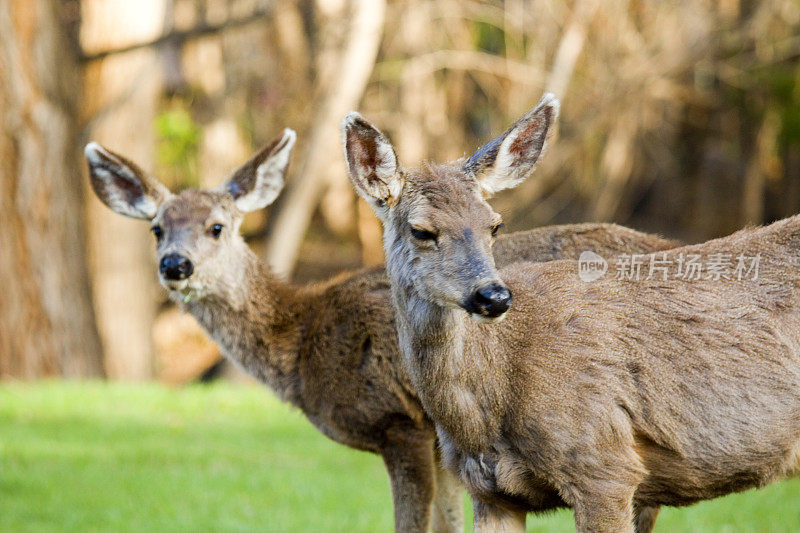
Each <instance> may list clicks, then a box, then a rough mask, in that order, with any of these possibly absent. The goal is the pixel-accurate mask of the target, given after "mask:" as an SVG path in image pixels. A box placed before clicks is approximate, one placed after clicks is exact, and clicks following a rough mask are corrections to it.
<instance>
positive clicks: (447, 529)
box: [433, 458, 464, 533]
mask: <svg viewBox="0 0 800 533" xmlns="http://www.w3.org/2000/svg"><path fill="white" fill-rule="evenodd" d="M435 469H436V495H435V496H434V499H433V533H456V532H459V531H463V530H464V497H463V488H462V486H461V483H459V481H458V479H457V478H456V476H455V475H453V473H452V472H450V470H448V469H447V468H445V466H444V465H443V464H442V463H441V461H440V460H438V458H437V461H436V466H435Z"/></svg>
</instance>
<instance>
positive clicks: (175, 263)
mask: <svg viewBox="0 0 800 533" xmlns="http://www.w3.org/2000/svg"><path fill="white" fill-rule="evenodd" d="M159 269H160V270H161V275H162V276H164V277H165V278H166V279H169V280H181V279H186V278H188V277H189V276H191V275H192V272H194V265H192V262H191V261H189V259H187V258H186V257H184V256H182V255H180V254H169V255H165V256H164V257H163V258H162V259H161V263H160V264H159Z"/></svg>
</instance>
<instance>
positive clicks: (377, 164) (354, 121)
mask: <svg viewBox="0 0 800 533" xmlns="http://www.w3.org/2000/svg"><path fill="white" fill-rule="evenodd" d="M341 128H342V143H343V144H344V157H345V160H346V161H347V172H348V174H350V181H352V183H353V187H354V188H355V189H356V191H357V192H358V194H359V195H360V196H361V197H362V198H364V199H365V200H366V201H367V203H368V204H370V205H371V206H372V208H373V209H375V210H378V209H382V208H384V207H386V206H390V205H392V204H394V203H395V202H396V201H397V199H398V198H399V197H400V192H401V191H402V189H403V173H402V169H401V168H400V164H399V163H398V161H397V154H396V153H395V150H394V147H393V146H392V143H390V142H389V140H388V139H387V138H386V137H385V136H384V135H383V134H382V133H381V132H380V131H379V130H378V129H377V128H376V127H375V126H373V125H372V124H370V123H369V122H368V121H367V120H366V119H365V118H364V117H362V116H361V115H359V114H358V113H356V112H351V113H349V114H348V115H347V116H346V117H344V119H343V120H342V125H341Z"/></svg>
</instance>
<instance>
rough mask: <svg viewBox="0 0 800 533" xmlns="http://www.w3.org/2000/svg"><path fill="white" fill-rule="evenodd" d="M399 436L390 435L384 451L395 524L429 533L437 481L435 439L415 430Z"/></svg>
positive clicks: (403, 532) (404, 530) (404, 532)
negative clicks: (435, 478)
mask: <svg viewBox="0 0 800 533" xmlns="http://www.w3.org/2000/svg"><path fill="white" fill-rule="evenodd" d="M389 433H392V431H390V432H389ZM394 433H396V434H399V433H403V431H396V432H394ZM397 437H398V438H392V436H389V438H388V439H387V444H386V446H384V449H383V451H382V456H383V461H384V463H385V464H386V470H387V471H388V472H389V480H390V483H391V487H392V501H393V502H394V528H395V531H397V532H400V533H426V532H427V531H428V525H429V523H430V510H431V503H432V501H433V493H434V484H435V480H434V472H433V469H434V466H433V463H434V460H433V446H434V444H433V442H434V441H433V439H432V438H431V437H430V436H422V435H419V432H417V431H414V430H406V435H404V436H403V437H400V436H399V435H397ZM415 437H416V438H415Z"/></svg>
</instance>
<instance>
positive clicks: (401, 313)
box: [342, 95, 800, 533]
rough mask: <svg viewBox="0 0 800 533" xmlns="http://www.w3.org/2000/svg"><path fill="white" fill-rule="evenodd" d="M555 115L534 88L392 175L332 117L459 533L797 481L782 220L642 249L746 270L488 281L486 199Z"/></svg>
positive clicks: (641, 515) (377, 144)
mask: <svg viewBox="0 0 800 533" xmlns="http://www.w3.org/2000/svg"><path fill="white" fill-rule="evenodd" d="M557 112H558V102H557V101H556V100H555V99H554V98H553V97H552V95H546V96H545V97H544V98H543V99H542V101H541V102H540V103H539V105H538V106H537V107H536V108H535V109H534V110H532V111H530V112H529V113H528V114H526V115H525V116H524V117H522V118H521V119H520V120H519V121H518V122H517V123H516V124H514V125H513V126H512V127H511V128H509V130H508V131H506V132H505V133H504V134H503V135H501V136H500V137H498V138H496V139H495V140H493V141H491V142H490V143H489V144H488V145H486V146H485V147H484V148H482V149H480V150H478V152H476V153H475V155H473V156H472V157H470V158H469V159H467V160H466V161H459V162H456V163H455V164H445V165H438V164H425V165H423V166H422V167H420V168H418V169H415V170H409V171H406V170H403V169H402V168H401V166H400V165H399V164H398V162H397V157H396V155H395V152H394V149H393V148H392V146H391V144H390V143H389V141H388V140H387V139H386V137H384V136H383V135H382V134H381V133H380V132H379V131H378V130H377V129H375V128H374V127H373V126H371V125H370V124H369V123H368V122H366V121H365V120H364V119H363V118H362V117H360V116H359V115H357V114H350V115H348V116H347V117H346V118H345V120H344V121H343V124H342V126H343V133H344V142H345V153H346V157H347V161H348V167H349V172H350V175H351V179H352V181H353V184H354V186H355V188H356V190H357V191H358V192H359V194H361V195H362V196H363V197H364V198H366V199H367V200H368V201H369V202H370V203H371V205H372V206H373V207H374V208H375V211H376V212H377V213H378V215H379V216H380V217H381V219H382V221H383V223H384V244H385V248H386V251H387V272H388V274H389V279H390V282H391V286H392V296H393V301H394V304H395V310H396V317H397V318H396V324H397V327H398V333H399V341H400V347H401V352H402V355H403V359H404V361H405V363H406V365H407V367H408V370H409V374H410V377H411V381H412V383H413V384H414V386H415V387H416V390H417V392H418V394H419V397H420V399H421V401H422V404H423V406H424V407H425V410H426V412H427V413H428V414H429V416H430V417H431V418H432V419H433V420H434V422H435V424H436V427H437V432H438V435H439V439H440V442H441V445H442V449H443V454H444V456H445V462H446V463H447V464H448V465H450V466H451V467H453V468H454V469H455V470H456V471H457V472H458V474H459V476H460V478H461V480H462V481H463V482H464V483H465V484H466V485H467V487H468V489H469V491H470V493H471V494H472V496H473V498H474V502H475V514H476V526H477V529H480V530H520V531H521V530H523V529H524V524H525V512H526V511H529V510H536V509H540V508H542V507H543V506H545V507H546V506H552V505H569V506H571V507H572V508H573V510H574V513H575V524H576V527H577V529H578V531H582V532H589V531H591V532H609V533H610V532H623V531H632V530H633V529H634V527H636V529H637V530H638V531H648V530H650V529H651V528H652V525H653V524H652V522H653V520H654V519H655V515H656V513H657V511H658V506H660V505H684V504H690V503H693V502H696V501H698V500H703V499H707V498H713V497H716V496H719V495H722V494H726V493H729V492H733V491H740V490H743V489H746V488H749V487H757V486H762V485H764V484H766V483H769V482H770V481H773V480H775V479H778V478H781V477H784V476H789V475H796V474H798V473H800V270H799V269H798V256H800V217H797V216H796V217H793V218H789V219H786V220H783V221H780V222H777V223H775V224H773V225H771V226H768V227H765V228H757V229H748V230H744V231H742V232H739V233H736V234H734V235H732V236H730V237H727V238H724V239H718V240H715V241H709V242H707V243H704V244H701V245H697V246H691V247H686V248H679V249H676V250H671V251H669V252H666V253H665V254H663V255H662V254H657V255H658V258H659V259H661V258H663V259H664V260H665V261H672V264H673V265H677V264H679V258H680V257H681V254H702V255H703V256H705V257H709V256H713V254H732V256H733V257H737V256H738V255H740V254H741V255H743V256H744V255H746V256H752V257H756V256H759V254H760V258H761V261H760V263H761V266H760V271H759V273H758V276H756V278H755V279H751V278H745V279H738V278H732V277H731V279H727V280H726V279H724V278H722V279H717V280H714V279H705V278H703V279H699V280H694V279H691V280H687V279H685V278H682V277H680V276H678V275H676V274H677V271H676V268H677V267H676V266H673V268H672V270H671V272H667V273H664V275H663V276H662V275H657V276H655V277H653V278H651V279H641V280H640V281H626V280H618V279H616V277H615V276H614V275H607V276H605V277H603V278H602V279H600V280H598V281H595V282H593V283H585V282H583V281H581V280H580V279H579V277H578V276H577V272H578V267H577V263H576V262H575V261H554V262H550V263H540V264H533V263H516V264H512V265H510V266H507V267H505V268H502V269H500V270H499V271H498V270H497V269H496V267H495V264H494V261H493V259H492V254H491V245H492V241H493V236H492V235H493V228H495V227H496V226H497V224H498V222H499V216H498V215H497V214H496V213H495V212H494V211H493V210H492V209H491V208H490V207H489V205H488V204H487V202H486V200H485V198H486V197H487V196H489V195H491V194H492V193H494V192H495V191H498V190H501V189H505V188H508V187H513V186H514V185H516V184H517V183H519V182H520V181H521V179H522V178H524V177H525V176H526V175H527V174H528V173H529V172H530V169H531V168H532V167H533V165H534V164H535V162H536V160H537V158H538V157H539V155H540V153H541V151H542V150H543V149H544V146H545V141H546V138H547V132H548V130H549V128H550V125H551V124H552V122H553V121H554V120H555V117H556V115H557ZM645 259H646V260H647V259H649V258H645ZM611 268H614V267H613V265H612V267H611ZM667 274H669V275H667ZM729 277H730V276H729ZM512 297H513V304H512ZM470 317H472V318H470ZM473 319H474V320H473ZM501 320H502V322H501ZM485 322H493V323H494V324H491V325H490V324H485ZM634 522H635V526H634Z"/></svg>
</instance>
